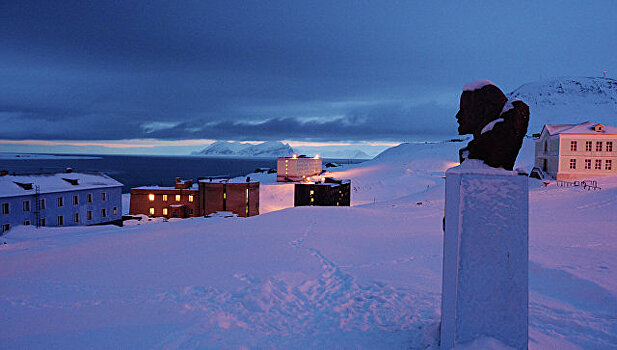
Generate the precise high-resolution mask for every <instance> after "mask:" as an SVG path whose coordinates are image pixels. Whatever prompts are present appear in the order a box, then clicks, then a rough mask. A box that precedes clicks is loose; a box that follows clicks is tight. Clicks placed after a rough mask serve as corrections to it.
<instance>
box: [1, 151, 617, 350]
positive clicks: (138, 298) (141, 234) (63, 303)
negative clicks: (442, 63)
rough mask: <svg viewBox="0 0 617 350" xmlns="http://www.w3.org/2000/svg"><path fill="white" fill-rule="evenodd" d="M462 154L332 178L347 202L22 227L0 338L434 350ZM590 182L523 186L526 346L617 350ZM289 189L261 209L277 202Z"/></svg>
mask: <svg viewBox="0 0 617 350" xmlns="http://www.w3.org/2000/svg"><path fill="white" fill-rule="evenodd" d="M528 144H529V141H526V142H525V144H524V149H523V152H522V154H521V156H520V157H519V159H518V162H517V164H518V165H521V164H525V163H526V162H528V161H529V158H530V156H529V154H530V153H529V152H526V148H525V147H527V145H528ZM463 145H464V144H463V143H453V142H446V143H433V144H404V145H400V146H398V147H395V148H392V149H389V150H387V151H385V152H383V153H382V154H381V155H379V156H378V157H376V158H375V159H374V160H371V161H367V162H365V163H362V164H359V165H350V166H344V167H342V168H337V169H336V171H335V172H333V173H332V175H334V176H338V177H349V178H351V180H352V186H353V187H354V192H353V193H352V199H353V201H354V203H355V204H360V205H357V206H352V207H346V208H345V207H299V208H287V209H284V210H279V211H275V212H271V213H268V214H264V215H259V216H256V217H251V218H232V219H222V218H209V219H208V218H192V219H186V220H177V221H173V220H170V222H158V223H145V224H144V225H135V226H126V227H124V228H118V227H109V226H107V227H100V226H98V227H77V228H43V229H38V230H37V229H34V228H24V227H18V228H15V229H13V230H11V231H10V232H9V233H8V234H6V235H5V236H3V237H1V238H0V241H6V242H7V243H8V244H6V245H4V244H2V245H0V266H2V268H1V269H0V286H2V288H0V312H1V313H2V315H3V317H1V318H0V328H1V329H2V332H0V341H1V342H2V344H3V347H7V348H35V349H36V348H40V349H47V348H132V349H135V348H153V347H154V348H172V349H175V348H269V349H270V348H272V349H289V348H294V349H315V348H319V349H330V348H337V349H339V348H341V349H349V348H352V349H430V350H437V349H438V343H437V339H438V323H439V318H440V314H439V313H440V295H441V262H442V244H443V242H442V237H443V232H442V218H443V215H444V212H443V207H444V202H443V198H444V186H443V183H444V180H443V178H442V177H441V176H442V175H443V171H444V170H445V169H446V168H447V167H449V166H451V165H455V164H456V161H457V159H456V158H457V154H458V153H457V150H458V148H460V147H462V146H463ZM339 169H340V171H339ZM270 175H272V174H270ZM263 176H264V177H265V176H267V175H263ZM598 180H599V185H600V186H601V187H602V190H601V191H591V192H588V191H583V190H581V189H578V188H561V187H555V186H554V185H550V186H548V187H544V186H542V183H541V182H539V181H536V180H533V179H530V192H531V193H530V226H529V227H530V278H529V287H530V294H529V295H530V303H529V310H530V319H529V334H530V341H529V349H531V350H539V349H615V348H617V322H615V315H617V260H615V258H614V257H615V255H617V239H616V238H615V230H614V228H615V227H617V216H615V215H614V213H615V211H616V210H617V178H616V177H613V178H599V179H598ZM288 189H291V187H289V188H287V187H285V188H284V189H281V190H280V191H278V192H277V191H271V192H270V195H269V196H268V197H266V198H264V199H265V202H271V203H274V204H272V205H271V206H272V207H274V206H275V205H276V204H277V202H275V201H276V200H277V199H282V198H283V197H289V196H291V195H293V190H291V191H289V190H288ZM261 198H263V197H261ZM261 198H260V200H261ZM288 199H289V198H287V200H288ZM266 204H267V203H266ZM467 348H468V349H470V348H483V349H484V348H488V349H495V348H500V346H499V344H498V343H496V342H495V341H494V340H490V339H489V340H485V339H478V340H477V342H476V343H473V344H470V345H469V346H468V347H467Z"/></svg>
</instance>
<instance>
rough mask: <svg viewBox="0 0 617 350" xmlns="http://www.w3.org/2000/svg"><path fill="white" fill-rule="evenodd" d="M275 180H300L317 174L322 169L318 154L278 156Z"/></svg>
mask: <svg viewBox="0 0 617 350" xmlns="http://www.w3.org/2000/svg"><path fill="white" fill-rule="evenodd" d="M276 170H277V172H276V181H279V182H286V181H301V180H303V179H306V178H307V177H310V176H314V175H319V174H321V170H322V160H321V158H320V157H319V156H315V157H306V156H296V155H295V154H294V155H293V156H291V157H284V158H278V159H277V160H276Z"/></svg>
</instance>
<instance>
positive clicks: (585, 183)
mask: <svg viewBox="0 0 617 350" xmlns="http://www.w3.org/2000/svg"><path fill="white" fill-rule="evenodd" d="M557 186H559V187H582V188H583V189H584V190H587V191H591V190H594V191H596V190H601V189H602V187H599V186H598V182H597V181H596V180H582V181H578V180H575V181H565V180H557Z"/></svg>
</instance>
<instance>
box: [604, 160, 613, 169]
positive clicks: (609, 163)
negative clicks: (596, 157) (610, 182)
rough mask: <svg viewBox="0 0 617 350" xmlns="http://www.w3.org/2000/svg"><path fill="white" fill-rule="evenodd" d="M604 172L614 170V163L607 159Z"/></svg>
mask: <svg viewBox="0 0 617 350" xmlns="http://www.w3.org/2000/svg"><path fill="white" fill-rule="evenodd" d="M604 170H613V161H612V160H610V159H607V160H605V161H604Z"/></svg>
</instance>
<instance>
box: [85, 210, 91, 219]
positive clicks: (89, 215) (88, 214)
mask: <svg viewBox="0 0 617 350" xmlns="http://www.w3.org/2000/svg"><path fill="white" fill-rule="evenodd" d="M86 218H87V219H88V220H92V210H88V212H87V213H86Z"/></svg>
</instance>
